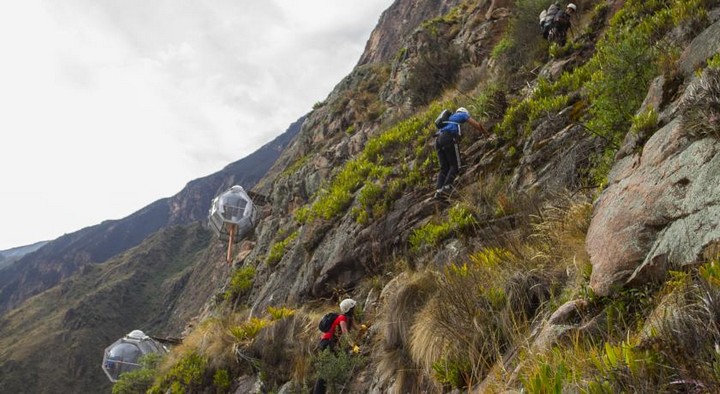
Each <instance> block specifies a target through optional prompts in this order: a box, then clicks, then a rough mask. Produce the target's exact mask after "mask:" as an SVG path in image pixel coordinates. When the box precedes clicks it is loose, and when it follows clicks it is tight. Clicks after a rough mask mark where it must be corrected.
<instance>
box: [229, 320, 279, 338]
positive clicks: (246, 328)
mask: <svg viewBox="0 0 720 394" xmlns="http://www.w3.org/2000/svg"><path fill="white" fill-rule="evenodd" d="M268 324H270V322H269V321H268V320H266V319H258V318H256V317H253V318H251V319H250V320H249V321H247V322H245V323H243V324H241V325H239V326H235V327H232V328H230V333H231V334H232V336H233V337H235V340H237V341H238V342H243V341H248V340H252V339H253V338H255V336H257V334H258V333H259V332H260V330H262V329H263V328H265V327H266V326H267V325H268Z"/></svg>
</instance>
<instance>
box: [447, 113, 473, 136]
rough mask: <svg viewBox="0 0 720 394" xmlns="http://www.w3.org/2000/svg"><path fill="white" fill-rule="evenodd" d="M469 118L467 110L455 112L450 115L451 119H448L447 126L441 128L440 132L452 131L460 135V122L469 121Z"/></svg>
mask: <svg viewBox="0 0 720 394" xmlns="http://www.w3.org/2000/svg"><path fill="white" fill-rule="evenodd" d="M468 119H470V115H469V114H466V113H465V112H455V113H454V114H452V115H450V119H448V122H447V123H446V124H445V126H443V127H442V129H440V132H441V133H451V134H455V135H458V136H459V135H460V124H462V123H465V122H467V120H468Z"/></svg>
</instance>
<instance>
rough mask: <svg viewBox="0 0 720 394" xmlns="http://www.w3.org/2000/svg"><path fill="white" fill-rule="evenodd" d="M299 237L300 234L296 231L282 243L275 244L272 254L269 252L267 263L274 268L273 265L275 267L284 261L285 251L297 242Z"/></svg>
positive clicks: (271, 250)
mask: <svg viewBox="0 0 720 394" xmlns="http://www.w3.org/2000/svg"><path fill="white" fill-rule="evenodd" d="M298 235H299V232H298V231H297V230H296V231H293V232H292V233H290V234H289V235H288V236H287V237H286V238H285V239H283V240H282V241H280V242H275V243H274V244H273V245H272V246H271V247H270V252H268V255H267V258H265V263H266V264H267V265H270V266H272V265H275V264H276V263H277V262H279V261H280V260H282V258H283V256H285V251H286V250H287V248H288V247H289V246H290V245H291V244H292V243H293V242H295V240H296V239H297V237H298Z"/></svg>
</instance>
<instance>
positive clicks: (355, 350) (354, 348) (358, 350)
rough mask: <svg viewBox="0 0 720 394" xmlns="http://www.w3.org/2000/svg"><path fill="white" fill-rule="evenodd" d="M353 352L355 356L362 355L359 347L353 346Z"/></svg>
mask: <svg viewBox="0 0 720 394" xmlns="http://www.w3.org/2000/svg"><path fill="white" fill-rule="evenodd" d="M352 352H353V353H355V354H358V353H360V346H358V345H355V346H353V348H352Z"/></svg>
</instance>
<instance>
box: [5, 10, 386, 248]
mask: <svg viewBox="0 0 720 394" xmlns="http://www.w3.org/2000/svg"><path fill="white" fill-rule="evenodd" d="M391 3H392V1H391V0H370V1H364V2H357V1H351V0H311V1H302V2H296V1H287V0H283V1H280V0H277V1H260V0H246V1H232V0H214V1H211V2H208V1H183V2H178V1H170V0H157V1H140V0H102V1H98V0H64V1H62V2H56V1H50V0H23V1H18V2H7V3H5V4H4V5H3V8H2V13H0V47H2V48H3V61H2V62H0V86H2V89H0V108H2V110H1V111H0V113H1V114H2V115H0V129H1V130H2V140H1V144H0V168H2V173H1V174H2V175H0V184H1V185H2V188H0V197H1V198H2V203H1V204H0V217H2V218H3V223H2V226H1V227H0V250H2V249H6V248H10V247H14V246H21V245H24V244H29V243H32V242H35V241H39V240H44V239H52V238H55V237H58V236H60V235H62V234H63V233H68V232H73V231H76V230H78V229H80V228H82V227H85V226H89V225H94V224H97V223H99V222H100V221H102V220H105V219H117V218H121V217H124V216H126V215H128V214H130V213H132V212H135V211H136V210H138V209H140V208H142V207H144V206H145V205H147V204H149V203H151V202H153V201H155V200H157V199H159V198H163V197H168V196H171V195H173V194H175V193H176V192H178V191H179V190H180V189H181V188H182V187H183V186H184V185H185V183H187V182H188V181H190V180H192V179H195V178H198V177H201V176H205V175H208V174H210V173H212V172H215V171H218V170H220V169H221V168H222V167H224V166H225V165H227V164H229V163H230V162H233V161H235V160H238V159H240V158H242V157H244V156H246V155H247V154H249V153H251V152H253V151H254V150H255V149H257V148H258V147H260V146H261V145H262V144H264V143H265V142H267V141H270V140H271V139H272V138H274V137H275V136H277V135H278V134H279V133H281V132H283V131H284V130H285V129H286V128H287V127H288V126H289V125H290V123H292V122H293V121H295V120H296V119H297V118H299V117H300V116H302V115H304V114H305V113H306V112H308V111H309V110H310V109H311V107H312V105H313V103H315V102H317V101H321V100H323V99H324V98H325V97H326V96H327V94H328V93H329V92H330V90H331V89H332V87H333V86H334V85H335V84H336V83H338V82H339V81H340V79H341V78H342V77H344V76H345V75H347V74H348V73H349V72H350V70H351V69H352V67H353V66H354V65H355V63H356V62H357V60H358V59H359V57H360V54H361V52H362V50H363V48H364V46H365V42H366V40H367V38H368V37H369V34H370V31H371V29H372V28H373V27H374V26H375V24H376V23H377V21H378V18H379V16H380V14H381V12H382V10H384V9H385V8H387V7H388V6H389V5H390V4H391ZM20 207H23V208H20ZM31 207H32V208H31ZM38 207H44V208H42V209H38ZM38 211H42V212H41V213H36V212H38Z"/></svg>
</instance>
